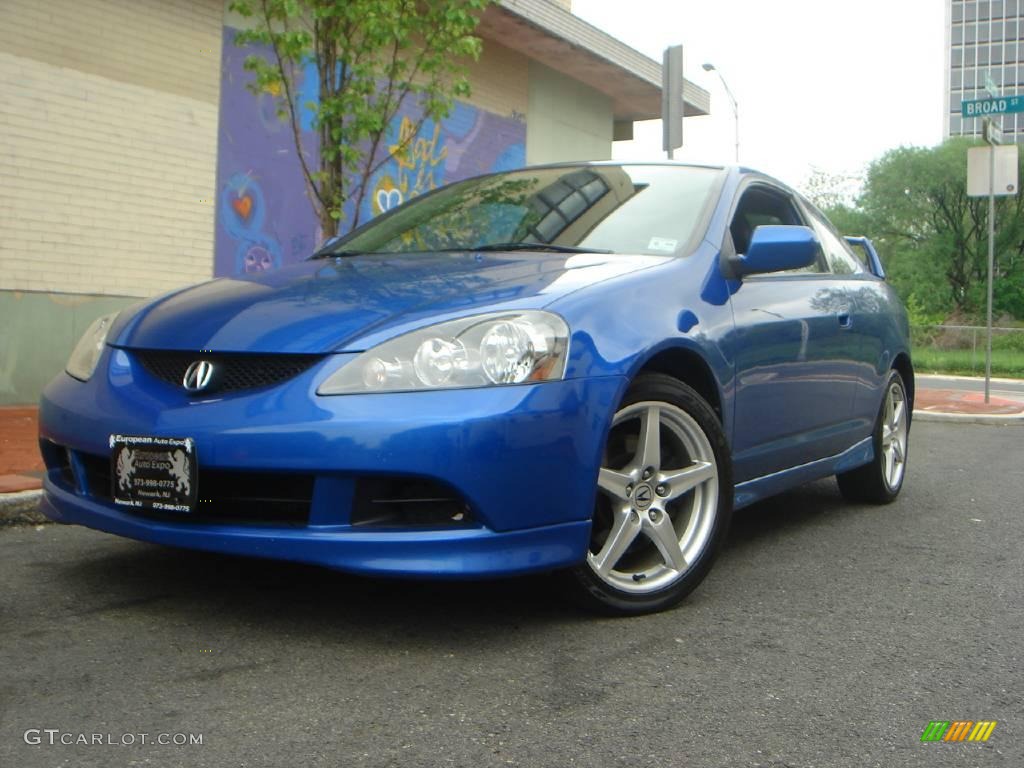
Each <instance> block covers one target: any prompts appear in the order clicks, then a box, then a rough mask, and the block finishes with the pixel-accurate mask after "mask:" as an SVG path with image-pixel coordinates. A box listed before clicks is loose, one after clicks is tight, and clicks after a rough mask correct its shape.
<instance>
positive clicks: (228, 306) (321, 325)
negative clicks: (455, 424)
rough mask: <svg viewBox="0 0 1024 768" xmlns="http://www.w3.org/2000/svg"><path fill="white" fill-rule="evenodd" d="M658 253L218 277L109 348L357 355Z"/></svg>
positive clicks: (349, 260) (462, 256)
mask: <svg viewBox="0 0 1024 768" xmlns="http://www.w3.org/2000/svg"><path fill="white" fill-rule="evenodd" d="M667 260H668V259H667V258H665V257H660V256H623V255H603V254H561V253H558V254H556V253H536V252H528V253H526V252H517V253H511V254H509V253H486V254H485V253H476V252H465V253H442V254H401V255H367V256H357V257H346V258H340V259H328V260H316V261H304V262H301V263H299V264H294V265H291V266H288V267H284V268H282V269H279V270H276V271H273V272H267V273H262V274H259V275H246V276H240V277H234V278H222V279H218V280H212V281H210V282H207V283H202V284H200V285H197V286H194V287H191V288H186V289H184V290H181V291H177V292H174V293H170V294H167V295H166V296H162V297H159V298H157V299H154V300H152V301H150V302H148V303H147V304H144V305H142V306H141V307H140V308H139V309H137V310H136V311H135V312H134V313H131V312H126V313H124V315H122V316H121V317H120V318H119V319H118V322H117V324H116V325H115V327H114V328H112V329H111V335H110V339H111V343H112V344H113V345H114V346H118V347H128V348H137V349H176V350H211V351H214V352H277V353H325V352H358V351H362V350H364V349H366V348H368V346H370V345H372V343H375V342H376V341H378V340H381V339H382V338H387V337H388V336H391V335H397V334H398V333H401V332H403V331H405V330H409V329H411V328H412V327H419V326H422V325H426V324H428V323H430V322H431V321H433V320H434V319H436V320H444V319H449V318H451V317H456V316H459V315H468V314H475V313H477V312H483V311H488V310H491V309H494V310H504V309H512V308H516V309H525V308H539V307H542V306H545V305H547V304H549V303H550V302H551V301H554V300H555V299H557V298H559V297H560V296H564V295H566V294H568V293H571V292H573V291H576V290H579V289H580V288H583V287H585V286H587V285H592V284H594V283H598V282H603V281H605V280H608V279H611V278H614V277H617V276H619V275H624V274H627V273H630V272H635V271H636V270H638V269H643V268H646V267H651V266H654V265H656V264H661V263H664V262H665V261H667Z"/></svg>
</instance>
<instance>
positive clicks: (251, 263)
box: [214, 28, 526, 276]
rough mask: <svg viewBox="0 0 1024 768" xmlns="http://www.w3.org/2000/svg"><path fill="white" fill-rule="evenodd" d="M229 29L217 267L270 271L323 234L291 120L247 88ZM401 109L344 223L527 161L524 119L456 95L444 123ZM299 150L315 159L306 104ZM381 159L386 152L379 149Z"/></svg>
mask: <svg viewBox="0 0 1024 768" xmlns="http://www.w3.org/2000/svg"><path fill="white" fill-rule="evenodd" d="M234 36H235V30H234V29H231V28H225V30H224V45H223V49H222V50H223V70H222V74H221V97H220V98H221V102H220V137H219V148H218V158H217V189H218V204H217V223H216V245H215V249H216V250H215V255H214V274H215V275H217V276H229V275H239V274H245V273H254V272H262V271H265V270H268V269H275V268H277V267H280V266H281V265H283V264H288V263H291V262H295V261H299V260H301V259H304V258H305V257H307V256H308V255H309V254H310V253H312V252H313V250H314V249H315V248H316V247H317V245H318V244H319V243H320V241H321V239H322V238H321V236H320V231H319V221H318V220H317V217H316V216H315V214H314V212H313V207H312V205H311V204H310V202H309V200H308V199H307V194H308V192H307V190H306V185H305V180H304V179H303V176H302V171H301V167H300V163H299V158H298V157H297V156H296V153H295V152H296V150H295V144H294V141H293V139H292V132H291V126H290V125H289V124H288V123H287V122H285V121H283V120H281V119H280V118H278V117H277V115H276V107H275V98H276V96H277V94H275V93H269V92H268V93H263V94H260V95H259V96H255V95H253V93H251V92H250V91H249V90H248V89H247V88H246V85H247V84H248V83H249V82H251V80H252V75H251V74H249V73H248V72H246V71H245V70H244V68H243V63H244V61H245V57H246V55H247V54H249V53H251V52H252V50H253V49H252V48H251V47H250V48H239V47H237V46H236V45H235V44H234ZM316 83H317V74H316V68H315V67H314V66H312V65H310V66H307V67H306V69H305V71H304V72H303V75H302V82H301V83H299V88H298V91H299V95H298V97H297V99H296V100H297V102H298V103H299V104H305V103H307V102H309V101H315V100H316V95H317V94H316ZM418 119H419V114H418V113H417V112H416V111H415V110H414V109H411V108H410V109H406V110H404V111H403V112H402V113H400V114H399V115H398V116H397V117H396V118H395V120H394V121H392V124H391V125H389V126H388V132H387V135H386V137H385V138H386V142H385V143H386V145H387V147H388V149H389V150H390V152H391V153H394V157H391V158H390V159H389V160H388V161H387V162H386V163H384V164H383V165H382V166H381V167H380V168H379V169H378V170H377V171H376V172H375V173H374V174H373V177H372V178H371V179H370V180H369V183H368V184H367V188H366V190H365V191H364V193H363V194H362V195H361V196H360V199H359V200H358V201H355V200H352V201H349V204H348V206H347V207H346V211H345V214H346V216H345V221H343V222H342V227H343V228H345V227H346V225H347V226H351V223H352V222H353V221H354V220H355V218H356V217H355V215H354V214H355V212H356V205H357V204H358V206H359V216H358V219H359V221H360V222H363V221H367V220H369V219H370V218H372V217H374V216H377V215H379V214H381V213H384V212H386V211H388V210H390V209H391V208H394V207H395V206H396V205H399V204H400V203H402V202H404V201H405V200H408V199H410V198H412V197H415V196H416V195H420V194H423V193H424V192H429V191H430V190H432V189H435V188H436V187H439V186H441V185H442V184H447V183H449V182H452V181H458V180H460V179H465V178H468V177H470V176H476V175H478V174H481V173H488V172H492V171H501V170H509V169H512V168H518V167H521V166H522V165H523V164H524V163H525V161H526V124H525V122H524V121H523V119H522V116H521V115H516V116H513V117H503V116H501V115H496V114H494V113H491V112H487V111H485V110H482V109H478V108H477V107H473V106H470V105H468V104H465V103H461V102H456V104H455V107H454V109H453V110H452V113H451V114H450V115H449V116H448V117H447V118H445V119H444V120H441V121H437V122H435V121H432V120H425V121H423V123H422V124H421V125H420V128H419V131H416V124H417V122H418ZM301 124H302V138H303V150H304V155H305V158H306V160H307V162H310V163H315V158H316V154H317V152H318V143H317V141H318V140H317V135H316V133H315V132H314V131H313V127H312V121H311V115H310V112H309V110H308V109H304V110H303V116H302V120H301ZM382 157H383V155H382Z"/></svg>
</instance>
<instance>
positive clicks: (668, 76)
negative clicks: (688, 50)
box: [661, 45, 683, 160]
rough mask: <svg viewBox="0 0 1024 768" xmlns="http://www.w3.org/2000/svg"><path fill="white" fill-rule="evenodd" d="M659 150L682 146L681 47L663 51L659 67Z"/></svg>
mask: <svg viewBox="0 0 1024 768" xmlns="http://www.w3.org/2000/svg"><path fill="white" fill-rule="evenodd" d="M661 128H662V139H661V148H662V149H663V150H665V151H666V152H668V158H669V160H671V159H672V151H673V150H675V149H679V148H680V147H681V146H683V46H681V45H673V46H671V47H670V48H666V49H665V55H664V58H663V62H662V67H661Z"/></svg>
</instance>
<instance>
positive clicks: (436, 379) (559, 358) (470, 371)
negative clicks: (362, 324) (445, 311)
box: [317, 310, 569, 395]
mask: <svg viewBox="0 0 1024 768" xmlns="http://www.w3.org/2000/svg"><path fill="white" fill-rule="evenodd" d="M568 351H569V326H568V325H566V323H565V321H564V320H563V319H562V318H560V317H559V316H558V315H554V314H551V313H550V312H540V311H532V310H531V311H523V312H497V313H492V314H487V315H476V316H474V317H465V318H462V319H459V320H452V321H449V322H446V323H439V324H437V325H431V326H428V327H426V328H421V329H420V330H417V331H413V332H411V333H406V334H404V335H402V336H399V337H397V338H394V339H391V340H390V341H386V342H384V343H383V344H380V345H378V346H376V347H374V348H373V349H371V350H369V351H367V352H363V353H362V354H361V355H359V356H358V357H357V358H356V359H355V360H352V361H351V362H349V363H348V364H346V365H345V366H344V367H342V368H340V369H338V371H336V372H335V373H333V374H332V375H331V376H330V377H329V378H328V379H327V380H326V381H325V382H324V383H323V384H321V385H320V388H319V389H318V390H317V394H320V395H347V394H355V393H357V392H410V391H417V390H428V389H462V388H467V387H490V386H498V385H503V384H522V383H525V382H534V381H551V380H556V379H561V378H562V377H563V376H564V375H565V363H566V360H567V358H568Z"/></svg>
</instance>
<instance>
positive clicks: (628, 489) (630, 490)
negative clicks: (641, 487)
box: [626, 483, 633, 496]
mask: <svg viewBox="0 0 1024 768" xmlns="http://www.w3.org/2000/svg"><path fill="white" fill-rule="evenodd" d="M626 495H627V496H632V495H633V485H632V483H631V484H629V485H627V486H626Z"/></svg>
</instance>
